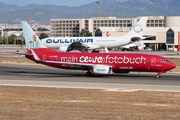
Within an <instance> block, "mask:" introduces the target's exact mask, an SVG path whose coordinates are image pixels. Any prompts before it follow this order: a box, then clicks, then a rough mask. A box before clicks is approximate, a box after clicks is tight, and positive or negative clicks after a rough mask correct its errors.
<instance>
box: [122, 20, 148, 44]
mask: <svg viewBox="0 0 180 120" xmlns="http://www.w3.org/2000/svg"><path fill="white" fill-rule="evenodd" d="M147 19H148V17H142V18H141V19H140V20H139V21H138V22H137V24H136V25H135V26H134V27H133V28H132V29H131V31H129V32H128V33H127V34H126V35H124V36H123V37H128V38H130V39H131V41H137V40H140V39H142V38H143V32H144V28H145V27H146V23H147Z"/></svg>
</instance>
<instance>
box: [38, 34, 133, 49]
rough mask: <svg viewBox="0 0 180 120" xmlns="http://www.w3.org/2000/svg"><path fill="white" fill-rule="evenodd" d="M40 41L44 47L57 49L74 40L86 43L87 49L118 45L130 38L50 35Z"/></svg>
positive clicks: (125, 42) (127, 42) (128, 40)
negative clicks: (50, 36)
mask: <svg viewBox="0 0 180 120" xmlns="http://www.w3.org/2000/svg"><path fill="white" fill-rule="evenodd" d="M41 41H42V43H43V44H44V45H45V46H46V47H48V48H53V49H59V47H60V46H69V45H70V44H72V43H73V42H75V41H79V42H80V43H82V44H84V45H88V46H89V49H96V48H104V47H108V48H111V47H119V46H122V45H126V44H129V43H130V42H131V40H130V38H127V37H52V38H45V39H42V40H41Z"/></svg>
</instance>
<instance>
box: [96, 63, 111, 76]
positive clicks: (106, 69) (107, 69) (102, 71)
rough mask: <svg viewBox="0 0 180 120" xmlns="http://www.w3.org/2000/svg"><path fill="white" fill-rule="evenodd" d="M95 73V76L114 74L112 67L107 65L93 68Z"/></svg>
mask: <svg viewBox="0 0 180 120" xmlns="http://www.w3.org/2000/svg"><path fill="white" fill-rule="evenodd" d="M93 72H94V74H98V75H110V74H112V67H111V66H105V65H96V66H94V68H93Z"/></svg>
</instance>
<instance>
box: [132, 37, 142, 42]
mask: <svg viewBox="0 0 180 120" xmlns="http://www.w3.org/2000/svg"><path fill="white" fill-rule="evenodd" d="M139 40H141V38H140V37H133V38H131V41H132V42H136V41H139Z"/></svg>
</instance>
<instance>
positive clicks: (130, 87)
mask: <svg viewBox="0 0 180 120" xmlns="http://www.w3.org/2000/svg"><path fill="white" fill-rule="evenodd" d="M0 85H2V86H27V87H52V88H83V89H104V90H105V91H119V92H134V91H164V92H180V86H173V85H147V84H111V83H110V84H109V83H89V82H57V81H30V80H2V79H0Z"/></svg>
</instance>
